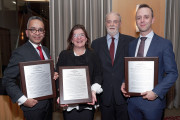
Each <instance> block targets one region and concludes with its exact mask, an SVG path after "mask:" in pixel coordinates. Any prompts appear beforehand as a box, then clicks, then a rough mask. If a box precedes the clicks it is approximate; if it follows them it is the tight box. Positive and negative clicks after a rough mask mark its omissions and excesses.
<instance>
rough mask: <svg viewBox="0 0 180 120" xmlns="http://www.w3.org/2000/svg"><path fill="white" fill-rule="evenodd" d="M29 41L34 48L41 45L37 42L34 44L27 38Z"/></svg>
mask: <svg viewBox="0 0 180 120" xmlns="http://www.w3.org/2000/svg"><path fill="white" fill-rule="evenodd" d="M29 42H30V43H31V44H32V46H33V47H34V48H35V49H36V48H37V47H38V46H41V47H42V45H41V44H39V45H37V44H34V43H32V42H31V41H30V40H29Z"/></svg>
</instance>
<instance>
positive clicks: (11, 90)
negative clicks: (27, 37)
mask: <svg viewBox="0 0 180 120" xmlns="http://www.w3.org/2000/svg"><path fill="white" fill-rule="evenodd" d="M43 50H44V51H45V53H46V55H47V57H48V58H50V54H49V50H48V49H47V48H46V47H44V46H43ZM36 60H41V58H40V56H39V55H38V53H37V51H36V50H35V49H34V47H33V46H32V44H31V43H30V42H29V41H28V42H26V43H25V44H24V45H22V46H20V47H19V48H17V49H16V50H14V51H13V53H12V56H11V58H10V62H9V64H8V66H7V68H6V69H5V71H4V76H3V85H4V86H5V87H6V91H7V94H8V95H9V96H10V98H11V99H12V101H13V102H16V101H17V100H18V99H19V98H20V97H21V96H22V95H23V93H22V91H21V89H20V88H19V87H21V86H18V84H19V85H20V80H19V79H20V72H19V62H27V61H36ZM47 102H48V101H47V100H42V101H39V102H38V104H36V105H35V106H34V107H33V108H28V107H25V106H23V105H22V106H21V107H22V109H23V110H28V109H37V108H39V107H42V106H43V105H44V104H47Z"/></svg>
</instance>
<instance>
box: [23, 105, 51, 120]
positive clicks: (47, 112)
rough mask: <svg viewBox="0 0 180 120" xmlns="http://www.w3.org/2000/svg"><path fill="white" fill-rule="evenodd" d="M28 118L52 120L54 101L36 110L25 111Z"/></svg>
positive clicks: (32, 119)
mask: <svg viewBox="0 0 180 120" xmlns="http://www.w3.org/2000/svg"><path fill="white" fill-rule="evenodd" d="M23 113H24V117H25V118H26V120H52V103H51V102H49V103H48V104H47V105H46V106H45V107H43V108H40V109H35V110H28V111H23Z"/></svg>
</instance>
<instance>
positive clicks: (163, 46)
mask: <svg viewBox="0 0 180 120" xmlns="http://www.w3.org/2000/svg"><path fill="white" fill-rule="evenodd" d="M153 22H154V16H153V10H152V8H151V7H149V6H148V5H146V4H142V5H140V6H139V8H138V10H137V12H136V24H137V26H138V28H139V31H140V37H139V38H137V39H136V40H134V41H132V42H131V43H130V44H129V56H130V57H136V56H138V53H139V52H138V51H139V50H138V49H139V48H140V47H139V46H141V45H140V44H141V43H140V42H141V41H142V40H141V37H146V40H145V44H144V51H143V54H142V56H141V57H143V56H146V57H158V58H159V66H158V67H159V69H158V84H157V85H156V86H155V87H154V88H153V89H152V90H150V91H145V92H143V93H141V95H142V96H140V97H130V96H127V95H125V94H124V95H125V96H127V97H130V98H129V99H128V113H129V117H130V119H131V120H161V119H162V115H163V109H164V108H165V106H166V104H165V96H166V93H167V92H168V90H169V88H170V87H171V86H172V85H173V84H174V82H175V81H176V79H177V77H178V71H177V66H176V62H175V56H174V53H173V47H172V44H171V42H170V41H169V40H167V39H164V38H162V37H160V36H158V35H156V34H155V33H154V32H153V30H152V27H151V26H152V24H153ZM124 88H125V83H123V84H122V87H121V90H122V92H123V93H126V91H125V90H124Z"/></svg>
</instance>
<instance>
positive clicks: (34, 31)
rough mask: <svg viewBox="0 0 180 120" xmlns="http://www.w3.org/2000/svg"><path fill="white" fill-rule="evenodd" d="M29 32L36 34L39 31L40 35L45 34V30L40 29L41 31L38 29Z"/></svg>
mask: <svg viewBox="0 0 180 120" xmlns="http://www.w3.org/2000/svg"><path fill="white" fill-rule="evenodd" d="M27 30H29V31H31V33H36V32H37V31H38V33H40V34H43V33H44V29H42V28H40V29H38V30H36V29H27Z"/></svg>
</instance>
